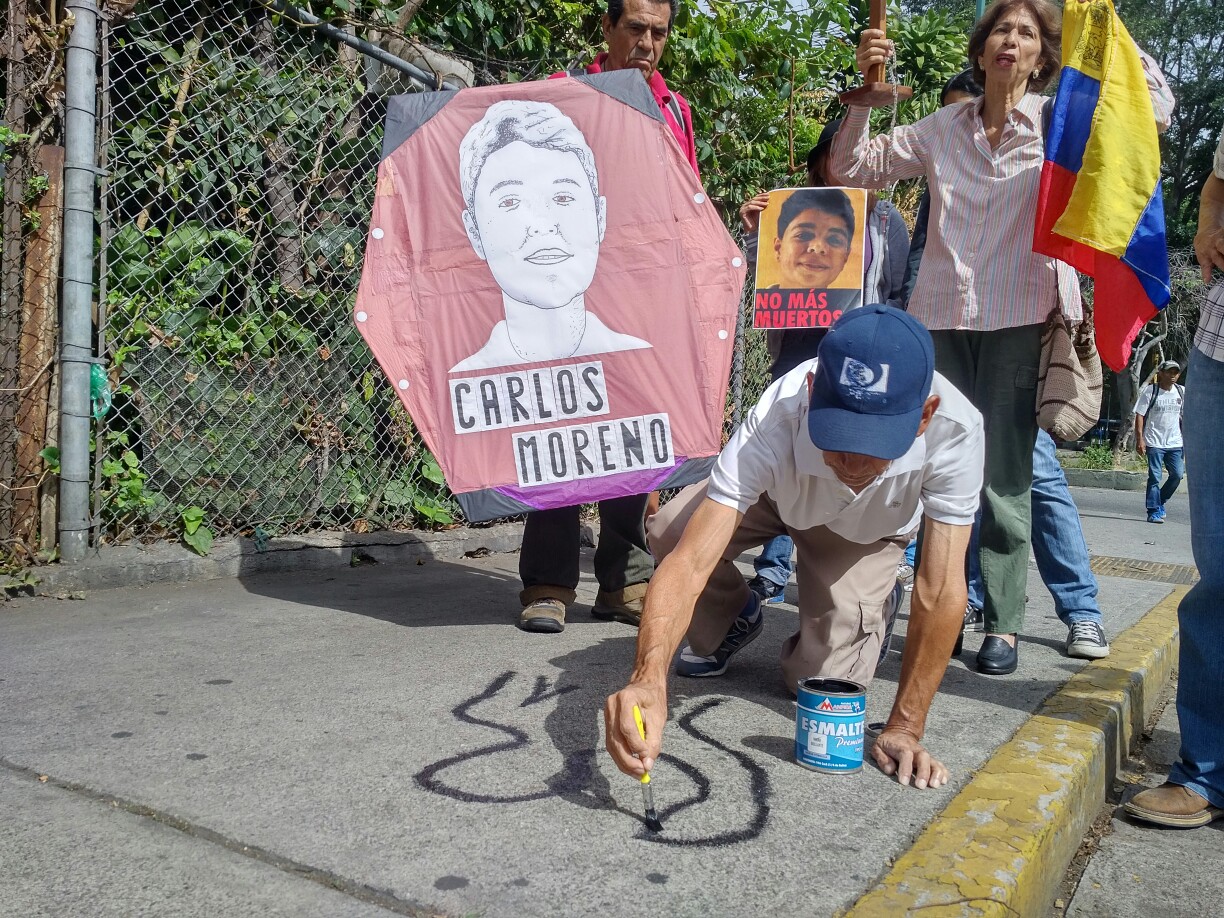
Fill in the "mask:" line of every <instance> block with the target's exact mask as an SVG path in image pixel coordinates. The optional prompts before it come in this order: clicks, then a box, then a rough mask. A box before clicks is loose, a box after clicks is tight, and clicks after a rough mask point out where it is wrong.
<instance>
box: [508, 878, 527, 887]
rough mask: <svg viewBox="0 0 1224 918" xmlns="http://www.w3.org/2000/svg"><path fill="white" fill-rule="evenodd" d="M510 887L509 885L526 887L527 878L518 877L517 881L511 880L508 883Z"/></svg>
mask: <svg viewBox="0 0 1224 918" xmlns="http://www.w3.org/2000/svg"><path fill="white" fill-rule="evenodd" d="M510 885H511V886H526V885H528V884H527V878H526V877H519V878H518V879H517V880H511V881H510Z"/></svg>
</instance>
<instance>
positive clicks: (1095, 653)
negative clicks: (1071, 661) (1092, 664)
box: [1067, 622, 1109, 660]
mask: <svg viewBox="0 0 1224 918" xmlns="http://www.w3.org/2000/svg"><path fill="white" fill-rule="evenodd" d="M1067 656H1069V657H1079V658H1080V659H1081V660H1099V659H1101V658H1102V657H1107V656H1109V642H1108V641H1107V640H1105V632H1104V631H1102V630H1101V626H1100V625H1098V624H1097V623H1096V622H1074V623H1073V624H1072V625H1071V627H1070V628H1069V629H1068V630H1067Z"/></svg>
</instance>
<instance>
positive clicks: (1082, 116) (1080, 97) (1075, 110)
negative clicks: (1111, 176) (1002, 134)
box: [1045, 67, 1101, 172]
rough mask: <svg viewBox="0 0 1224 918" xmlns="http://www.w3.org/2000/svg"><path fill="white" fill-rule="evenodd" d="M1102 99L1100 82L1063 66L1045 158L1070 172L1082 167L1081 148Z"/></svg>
mask: <svg viewBox="0 0 1224 918" xmlns="http://www.w3.org/2000/svg"><path fill="white" fill-rule="evenodd" d="M1100 97H1101V83H1100V81H1099V80H1094V79H1093V78H1092V77H1090V76H1086V75H1084V74H1083V73H1081V72H1080V71H1078V70H1076V69H1075V68H1074V67H1064V68H1063V69H1062V76H1061V77H1060V78H1059V81H1058V95H1057V96H1056V97H1055V99H1054V105H1053V110H1052V111H1051V112H1050V126H1049V129H1048V130H1047V131H1046V154H1045V158H1046V159H1048V160H1050V161H1051V162H1055V163H1058V165H1060V166H1062V167H1063V168H1064V169H1066V170H1068V171H1070V172H1079V170H1080V166H1082V165H1083V164H1084V147H1085V146H1086V145H1087V143H1088V135H1089V134H1090V133H1092V116H1093V115H1094V114H1096V106H1097V100H1098V99H1100Z"/></svg>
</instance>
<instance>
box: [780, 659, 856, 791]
mask: <svg viewBox="0 0 1224 918" xmlns="http://www.w3.org/2000/svg"><path fill="white" fill-rule="evenodd" d="M866 702H867V692H866V689H865V688H864V687H863V686H861V685H859V684H858V683H857V682H851V681H849V680H848V679H821V678H810V679H803V680H801V681H800V682H799V699H798V707H797V709H796V712H795V761H796V762H798V763H799V764H800V765H803V766H804V767H806V768H812V769H815V770H816V771H826V772H833V773H835V774H847V773H849V772H854V771H858V770H859V769H861V768H862V767H863V722H864V720H865V718H866V707H867V704H866Z"/></svg>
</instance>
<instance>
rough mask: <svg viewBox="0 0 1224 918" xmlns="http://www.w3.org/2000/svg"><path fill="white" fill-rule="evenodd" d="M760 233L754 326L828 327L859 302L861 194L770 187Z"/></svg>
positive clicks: (864, 229)
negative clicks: (774, 188) (772, 188)
mask: <svg viewBox="0 0 1224 918" xmlns="http://www.w3.org/2000/svg"><path fill="white" fill-rule="evenodd" d="M758 238H759V245H758V250H757V251H758V254H757V267H756V294H755V307H754V309H753V321H752V325H753V328H825V327H828V326H829V325H832V324H833V323H834V322H835V321H837V318H838V316H840V315H841V314H842V313H843V312H845V311H846V310H848V309H854V308H855V307H857V306H861V305H863V259H864V251H863V249H864V244H865V243H864V240H865V239H866V238H867V192H866V191H863V190H862V189H860V188H781V189H776V190H774V191H771V192H770V193H769V203H768V205H767V206H766V207H765V210H764V211H763V212H762V213H761V222H760V235H759V237H758Z"/></svg>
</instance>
